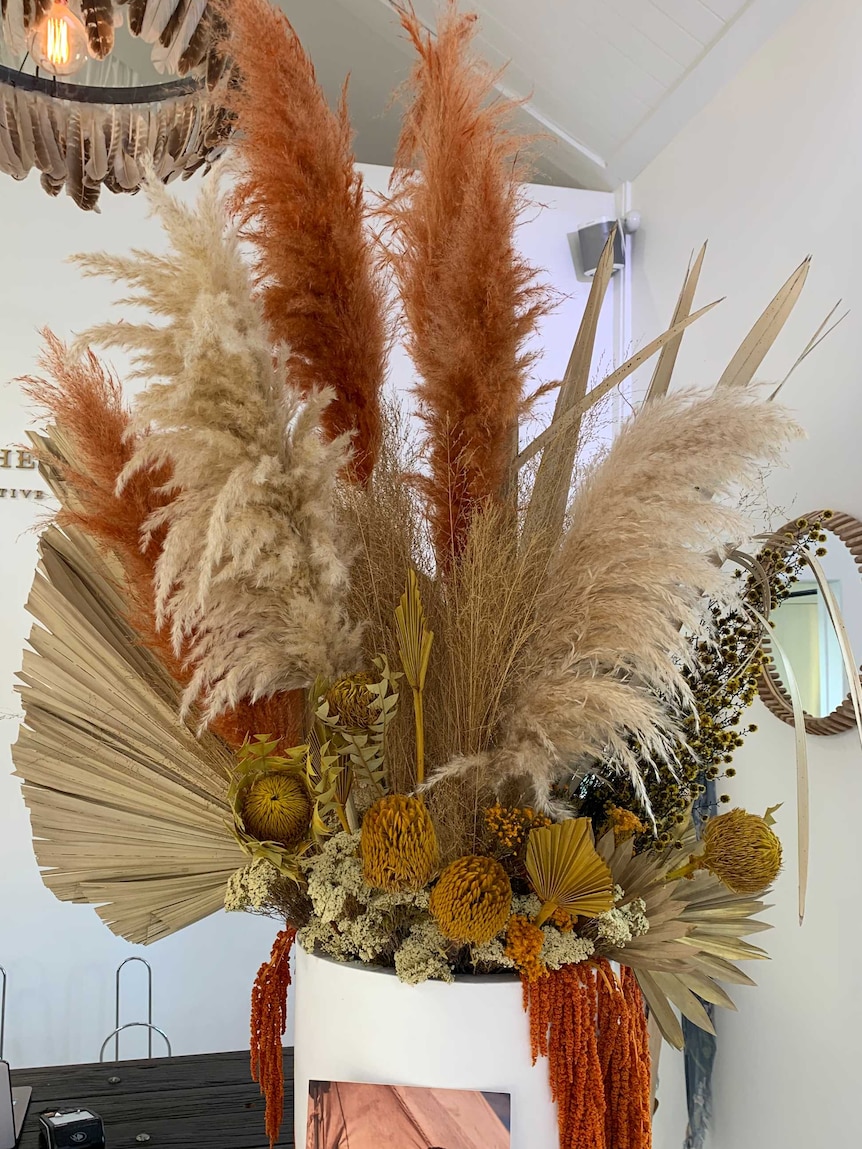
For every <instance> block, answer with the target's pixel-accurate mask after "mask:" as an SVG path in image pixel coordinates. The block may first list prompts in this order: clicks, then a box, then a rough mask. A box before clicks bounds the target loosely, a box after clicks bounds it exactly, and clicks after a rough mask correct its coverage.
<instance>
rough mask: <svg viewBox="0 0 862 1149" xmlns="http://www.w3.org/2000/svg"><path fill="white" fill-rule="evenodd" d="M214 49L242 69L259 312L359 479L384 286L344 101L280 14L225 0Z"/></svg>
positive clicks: (376, 402) (245, 0) (235, 201)
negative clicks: (225, 31) (335, 100)
mask: <svg viewBox="0 0 862 1149" xmlns="http://www.w3.org/2000/svg"><path fill="white" fill-rule="evenodd" d="M225 50H226V51H227V52H228V53H229V54H230V56H231V57H232V59H233V60H234V62H235V63H236V65H237V67H238V68H239V70H240V72H241V74H242V83H241V84H240V85H238V86H237V88H236V91H235V93H234V95H233V108H234V110H235V111H236V113H237V115H238V120H239V128H240V131H239V133H238V134H237V135H236V136H235V137H234V143H233V147H234V150H235V154H236V157H237V160H238V168H239V173H238V181H237V184H236V188H235V190H234V192H233V195H232V197H231V204H232V207H233V209H234V210H235V211H236V213H237V216H238V218H239V220H240V222H241V224H242V226H243V232H244V235H245V236H247V237H248V238H249V239H251V241H252V243H253V244H254V251H255V270H256V272H257V276H258V280H259V284H260V287H261V298H262V302H263V309H264V314H265V316H266V320H267V323H268V325H269V330H270V334H271V336H272V339H273V341H274V342H276V343H283V344H284V345H285V346H286V347H287V348H289V351H290V369H291V378H292V379H293V380H294V383H295V385H296V386H297V387H299V388H300V389H302V390H303V391H305V392H308V391H312V390H317V389H319V388H321V387H331V388H332V389H333V391H334V392H335V398H334V400H333V402H332V403H331V404H330V406H329V407H328V408H327V409H326V411H325V412H324V414H323V424H324V426H325V428H326V430H327V432H328V434H329V436H330V438H333V439H335V438H337V437H338V436H339V435H342V434H344V433H346V432H354V431H355V435H354V438H353V455H352V457H351V460H350V463H349V467H350V470H351V472H352V474H353V475H354V477H356V478H357V479H359V480H361V481H362V482H365V481H367V479H368V477H369V475H370V474H371V471H372V468H373V466H374V462H375V459H376V457H377V451H378V448H379V445H380V389H381V387H382V384H383V376H384V371H385V366H386V353H387V343H388V335H387V327H386V319H385V287H384V283H383V280H382V277H381V274H380V269H379V265H378V261H377V260H376V258H375V256H374V253H373V249H372V243H371V240H370V238H369V235H368V233H367V231H366V229H365V221H364V216H365V207H364V202H363V184H362V177H361V176H360V175H359V173H358V172H357V171H356V169H355V167H354V156H353V150H352V146H351V140H352V135H353V133H352V130H351V127H350V122H349V118H348V114H347V105H346V100H345V98H344V97H342V101H341V103H340V105H339V107H338V109H337V111H333V110H332V109H330V108H329V106H328V104H327V102H326V97H325V95H324V93H323V91H322V89H321V87H320V85H319V84H318V82H317V79H316V77H315V74H314V67H313V65H312V63H311V60H310V59H309V57H308V55H307V54H306V52H305V50H304V48H303V47H302V45H301V44H300V42H299V40H298V38H297V36H296V33H295V32H294V30H293V28H292V27H291V26H290V23H289V22H288V20H287V17H286V16H285V15H284V13H283V12H281V11H279V9H278V8H277V7H275V6H274V5H273V4H271V3H269V2H268V0H231V4H230V14H229V36H228V40H227V43H226V46H225Z"/></svg>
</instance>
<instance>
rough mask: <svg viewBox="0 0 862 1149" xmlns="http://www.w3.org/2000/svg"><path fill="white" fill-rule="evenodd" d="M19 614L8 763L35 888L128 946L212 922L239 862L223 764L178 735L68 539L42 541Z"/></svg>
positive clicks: (154, 668) (214, 743) (151, 669)
mask: <svg viewBox="0 0 862 1149" xmlns="http://www.w3.org/2000/svg"><path fill="white" fill-rule="evenodd" d="M27 608H28V610H29V611H30V613H31V614H32V615H33V617H34V618H35V620H36V624H37V625H35V626H34V627H33V629H32V631H31V633H30V649H29V650H27V651H25V654H24V665H23V669H22V671H21V673H20V675H19V680H20V682H21V686H20V687H19V690H20V693H21V695H22V699H23V705H24V711H25V719H24V723H23V725H22V727H21V731H20V733H19V736H18V742H17V744H16V745H15V747H14V748H13V758H14V762H15V767H16V775H17V776H18V777H20V778H23V779H24V787H23V792H24V799H25V801H26V803H27V806H28V808H29V810H30V820H31V824H32V829H33V838H34V849H35V851H36V857H37V860H38V862H39V865H40V866H41V867H43V869H42V878H43V880H44V882H45V884H46V886H48V888H49V889H50V890H51V891H52V892H53V893H54V894H56V896H57V897H58V898H60V899H61V900H63V901H72V902H89V903H93V904H95V905H96V906H97V913H98V914H99V916H100V917H101V918H102V919H103V921H105V922H106V923H107V924H108V926H110V928H111V929H112V930H113V931H114V933H117V934H120V935H121V936H123V937H125V938H127V939H128V940H129V941H132V942H151V941H155V940H157V939H158V938H161V937H165V936H166V935H167V934H170V933H173V932H174V931H175V930H179V929H182V928H183V927H184V926H187V925H190V924H191V923H192V922H195V921H197V920H198V919H199V918H202V917H204V916H206V915H207V914H210V913H213V912H214V911H215V910H218V909H220V908H221V906H222V904H223V901H224V892H225V887H226V885H227V881H228V879H229V877H230V876H231V874H232V873H233V871H234V870H236V868H237V867H238V866H240V865H241V864H242V863H243V860H244V855H243V854H242V852H241V851H240V849H239V846H238V845H237V844H236V842H235V841H234V840H233V838H232V836H231V833H230V831H229V829H228V827H227V821H228V819H229V816H230V808H229V806H228V803H227V791H228V780H229V775H230V770H231V767H232V762H233V756H232V754H231V753H230V751H229V750H228V748H227V747H226V746H225V744H224V743H223V742H221V740H220V739H218V738H216V737H215V736H214V735H212V734H208V733H206V734H204V735H203V736H202V737H201V738H195V737H194V736H193V734H192V733H191V732H190V731H189V730H188V729H187V727H186V726H184V725H183V724H182V723H180V722H178V721H177V713H176V712H177V707H178V706H179V700H180V690H179V688H178V686H177V684H176V683H175V682H174V681H173V680H172V679H171V678H170V676H169V675H168V674H167V673H166V672H165V670H164V668H163V667H162V665H161V664H160V662H159V660H158V659H157V658H155V657H153V655H151V654H150V653H149V652H148V651H147V650H146V649H145V648H144V646H143V645H142V644H141V642H140V640H139V638H138V635H137V634H136V633H135V632H134V631H133V630H132V629H131V627H129V625H128V623H127V622H126V621H125V618H124V617H123V616H124V609H123V603H122V600H121V598H120V596H119V595H118V594H117V592H116V590H115V588H114V585H113V579H112V572H111V571H110V569H109V568H108V566H107V565H106V562H105V560H104V559H103V558H102V557H101V556H100V554H99V552H98V551H97V550H96V549H95V548H94V547H93V546H92V545H91V544H89V543H88V542H87V541H86V539H85V538H84V537H83V536H82V535H81V534H80V532H79V531H77V530H76V529H75V528H73V527H70V528H68V530H67V531H66V532H62V531H60V530H59V529H58V528H56V527H49V528H48V529H47V530H46V531H45V532H44V534H43V536H42V539H41V541H40V563H39V570H38V572H37V574H36V578H35V580H34V583H33V589H32V591H31V594H30V598H29V601H28V603H27Z"/></svg>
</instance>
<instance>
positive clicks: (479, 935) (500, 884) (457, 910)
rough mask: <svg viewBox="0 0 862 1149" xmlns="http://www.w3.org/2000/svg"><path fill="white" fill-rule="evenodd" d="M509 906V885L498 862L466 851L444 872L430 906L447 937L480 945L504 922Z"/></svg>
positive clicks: (510, 893) (496, 932)
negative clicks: (465, 853) (465, 854)
mask: <svg viewBox="0 0 862 1149" xmlns="http://www.w3.org/2000/svg"><path fill="white" fill-rule="evenodd" d="M511 905H512V885H511V882H510V881H509V876H508V874H507V873H506V871H505V870H504V869H503V867H502V866H501V865H500V863H499V862H498V861H497V860H496V859H495V858H486V857H482V856H480V855H478V854H468V855H467V856H466V857H464V858H457V859H456V860H455V861H454V862H451V863H450V864H449V865H448V866H447V867H446V869H445V870H444V871H443V873H442V874H441V876H440V881H439V882H438V883H437V885H436V886H435V887H434V889H433V891H432V893H431V901H430V904H429V909H430V910H431V913H432V914H433V915H434V917H435V918H436V919H437V925H438V926H439V927H440V932H441V933H442V934H444V935H445V936H446V937H447V938H450V939H451V940H452V941H456V942H473V943H474V944H476V945H482V944H483V943H484V942H489V941H490V940H491V938H493V937H496V935H497V934H498V933H499V932H500V930H501V929H502V928H503V926H504V925H505V924H506V918H507V917H508V916H509V909H510V908H511Z"/></svg>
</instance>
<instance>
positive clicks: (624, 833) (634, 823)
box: [608, 806, 646, 843]
mask: <svg viewBox="0 0 862 1149" xmlns="http://www.w3.org/2000/svg"><path fill="white" fill-rule="evenodd" d="M608 820H609V821H610V824H611V829H612V830H613V832H614V841H615V842H617V843H619V842H622V841H623V839H624V838H628V837H629V836H630V835H632V834H642V833H643V832H644V830H645V829H646V827H645V826H644V824H643V822H642V821H641V820H640V818H639V817H638V816H637V814H633V813H632V811H631V810H624V809H623V807H622V806H611V808H610V809H609V810H608Z"/></svg>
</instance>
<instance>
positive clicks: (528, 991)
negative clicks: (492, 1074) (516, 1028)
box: [522, 961, 652, 1149]
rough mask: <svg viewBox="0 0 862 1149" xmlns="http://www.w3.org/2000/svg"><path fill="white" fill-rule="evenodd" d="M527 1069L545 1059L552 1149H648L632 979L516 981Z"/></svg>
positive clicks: (594, 974) (645, 1058)
mask: <svg viewBox="0 0 862 1149" xmlns="http://www.w3.org/2000/svg"><path fill="white" fill-rule="evenodd" d="M522 983H523V987H524V1006H525V1008H526V1009H529V1013H530V1044H531V1049H532V1054H533V1063H534V1064H535V1062H536V1060H537V1059H538V1058H539V1056H542V1057H546V1058H547V1059H548V1070H549V1074H550V1079H551V1093H552V1095H553V1098H554V1101H555V1102H556V1104H557V1115H558V1124H559V1130H560V1149H650V1146H651V1144H652V1135H651V1127H650V1116H649V1097H650V1075H649V1043H648V1040H647V1032H646V1017H645V1014H644V1007H643V999H642V997H641V993H640V989H639V988H638V985H637V981H636V980H635V976H634V974H633V973H631V971H630V970H628V969H625V968H624V969H623V970H622V971H621V974H620V978H619V980H618V979H617V977H616V975H615V974H614V972H613V970H612V969H611V967H610V965H609V964H608V963H607V962H605V961H601V962H598V963H595V964H589V965H587V964H580V965H566V966H563V967H562V968H561V969H558V970H553V971H549V972H548V973H546V974H545V975H544V976H543V977H540V978H538V979H536V980H534V981H530V980H529V979H528V978H527V977H526V976H525V977H523V978H522Z"/></svg>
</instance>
